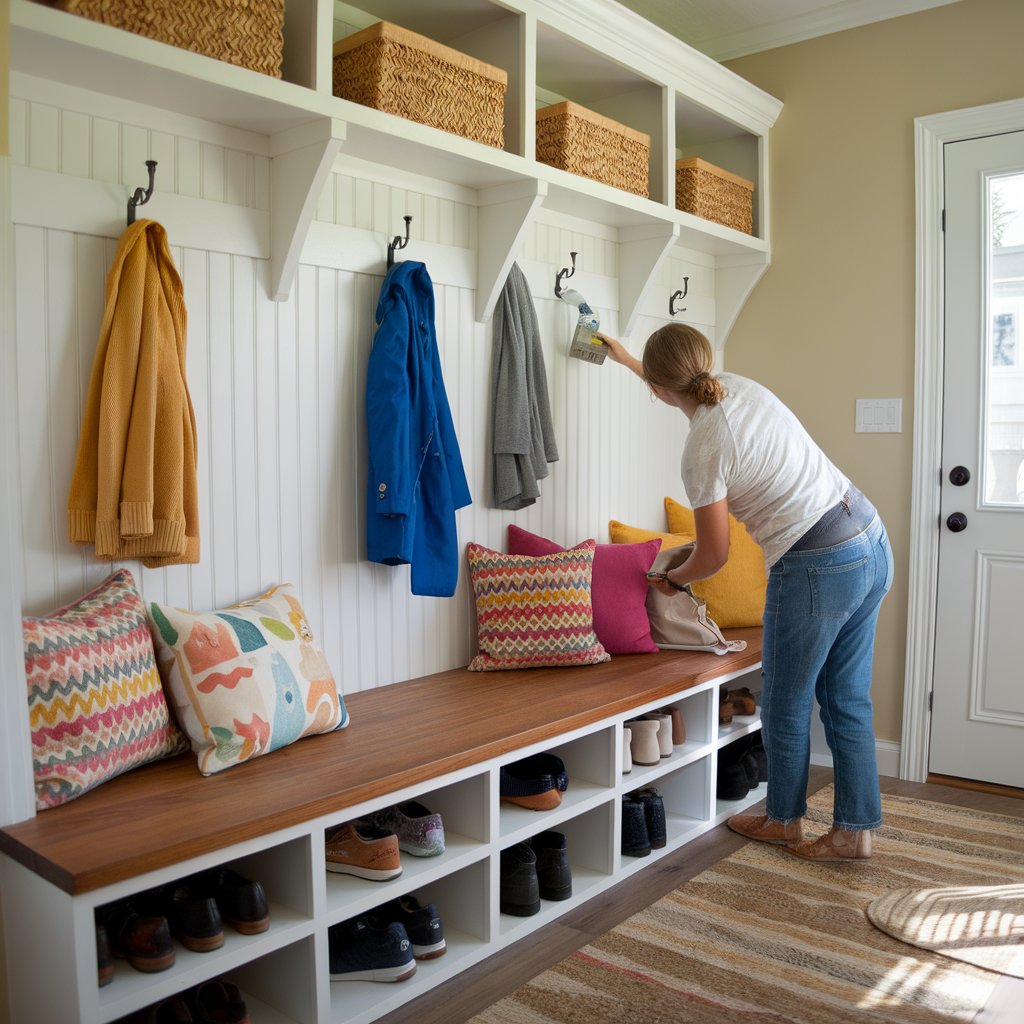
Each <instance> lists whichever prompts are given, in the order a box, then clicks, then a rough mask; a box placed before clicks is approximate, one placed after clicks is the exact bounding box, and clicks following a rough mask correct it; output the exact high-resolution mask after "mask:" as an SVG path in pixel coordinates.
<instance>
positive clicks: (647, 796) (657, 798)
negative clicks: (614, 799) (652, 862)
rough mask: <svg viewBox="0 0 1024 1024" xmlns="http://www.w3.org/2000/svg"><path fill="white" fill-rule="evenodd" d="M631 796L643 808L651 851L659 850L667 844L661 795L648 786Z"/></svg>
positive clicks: (663, 804) (663, 805) (663, 803)
mask: <svg viewBox="0 0 1024 1024" xmlns="http://www.w3.org/2000/svg"><path fill="white" fill-rule="evenodd" d="M632 796H633V798H634V799H636V800H639V801H640V803H642V804H643V806H644V823H645V824H646V825H647V838H648V839H650V841H651V849H653V850H660V849H661V848H662V847H664V846H665V844H666V843H667V842H668V832H667V830H666V827H665V802H664V801H663V800H662V798H661V794H660V793H659V792H658V791H657V790H656V789H654V788H653V787H651V786H648V787H647V788H646V789H638V790H637V791H636V792H635V793H633V794H632Z"/></svg>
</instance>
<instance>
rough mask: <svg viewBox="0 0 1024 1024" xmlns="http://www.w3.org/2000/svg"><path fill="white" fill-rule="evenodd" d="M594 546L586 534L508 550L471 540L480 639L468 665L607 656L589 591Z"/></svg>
mask: <svg viewBox="0 0 1024 1024" xmlns="http://www.w3.org/2000/svg"><path fill="white" fill-rule="evenodd" d="M596 547H597V544H596V542H595V541H593V540H586V541H584V542H583V543H582V544H578V545H577V546H576V547H574V548H569V549H568V550H567V551H557V552H552V553H551V554H544V555H506V554H502V552H500V551H492V550H491V549H490V548H485V547H483V546H482V545H480V544H473V543H470V544H467V545H466V555H467V557H468V559H469V572H470V577H471V579H472V581H473V594H474V597H475V600H476V628H477V647H478V653H477V655H476V656H475V657H474V658H473V660H472V661H471V662H470V663H469V668H470V670H471V671H473V672H483V671H492V670H496V669H514V668H545V667H554V666H559V667H560V666H568V665H594V664H596V663H597V662H600V661H608V660H609V655H608V652H607V651H605V649H604V647H603V646H602V645H601V643H600V641H599V640H598V639H597V634H596V633H595V632H594V611H593V605H592V603H591V596H590V590H591V580H592V576H593V567H594V551H595V549H596Z"/></svg>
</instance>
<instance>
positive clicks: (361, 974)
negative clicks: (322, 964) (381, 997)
mask: <svg viewBox="0 0 1024 1024" xmlns="http://www.w3.org/2000/svg"><path fill="white" fill-rule="evenodd" d="M327 947H328V959H329V960H330V970H331V975H330V976H331V981H380V982H390V981H405V980H406V978H411V977H412V976H413V975H414V974H415V973H416V961H415V959H413V955H412V943H411V942H410V941H409V936H408V935H407V934H406V931H405V929H404V928H403V927H402V926H401V925H400V924H398V923H394V922H393V923H391V924H388V925H384V926H380V925H375V924H374V923H373V922H372V921H371V920H370V919H369V918H368V917H366V916H363V917H354V918H352V920H350V921H342V923H341V924H335V925H331V927H330V928H328V929H327Z"/></svg>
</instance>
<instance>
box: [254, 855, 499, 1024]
mask: <svg viewBox="0 0 1024 1024" xmlns="http://www.w3.org/2000/svg"><path fill="white" fill-rule="evenodd" d="M490 884H491V883H490V873H489V870H488V863H487V861H480V862H477V863H475V864H471V865H469V866H468V867H465V868H462V869H461V870H459V871H455V872H453V873H452V874H450V875H446V876H444V877H442V878H438V879H436V880H435V881H433V882H431V883H430V884H428V885H424V886H423V887H421V888H416V889H409V888H406V889H405V890H403V891H401V892H396V893H394V894H392V895H388V897H387V898H386V899H382V900H381V903H385V902H387V900H389V899H393V898H394V896H397V895H412V896H415V897H416V899H417V900H418V901H419V902H420V904H421V905H426V904H427V903H433V904H434V905H435V906H436V907H437V910H438V914H439V915H440V917H441V921H442V924H443V926H444V936H445V943H446V946H447V949H446V951H445V953H444V955H443V956H439V957H437V958H435V959H431V960H417V961H416V971H415V973H414V974H413V975H412V976H411V977H408V978H406V979H404V980H402V981H400V982H397V983H395V984H380V983H376V982H371V981H330V982H328V984H329V989H330V991H329V996H330V1018H329V1019H330V1020H331V1021H346V1022H349V1021H352V1022H354V1021H369V1020H373V1019H374V1018H376V1017H378V1016H381V1015H383V1014H385V1013H388V1012H390V1011H391V1010H394V1009H397V1008H398V1007H399V1006H401V1005H403V1004H405V1003H407V1002H409V1001H410V1000H412V999H415V998H416V996H417V995H420V994H422V993H423V992H425V991H427V990H428V989H430V988H433V987H434V986H435V985H438V984H440V983H441V982H442V981H445V980H447V979H448V978H450V977H452V976H454V975H456V974H458V973H459V972H460V971H462V970H464V969H465V968H466V967H468V966H469V965H470V964H471V963H475V962H476V961H477V960H479V959H480V958H481V955H482V954H483V953H484V952H485V951H486V950H487V948H488V942H489V941H490V939H491V898H490V892H491V889H490ZM370 909H372V908H370ZM325 941H327V940H326V937H325ZM254 1024H256V1022H255V1021H254Z"/></svg>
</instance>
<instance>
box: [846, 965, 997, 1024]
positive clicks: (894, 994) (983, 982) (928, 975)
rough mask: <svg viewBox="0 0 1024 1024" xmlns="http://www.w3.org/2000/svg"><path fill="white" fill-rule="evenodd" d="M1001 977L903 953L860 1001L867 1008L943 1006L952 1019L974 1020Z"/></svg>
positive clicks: (860, 1004) (861, 1005)
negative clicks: (906, 955)
mask: <svg viewBox="0 0 1024 1024" xmlns="http://www.w3.org/2000/svg"><path fill="white" fill-rule="evenodd" d="M983 973H984V975H985V976H982V974H983ZM998 980H999V976H998V975H997V974H993V973H991V972H982V971H980V970H979V971H970V972H968V971H965V970H963V969H962V966H961V967H959V968H958V967H954V966H953V965H952V964H951V965H950V967H949V968H948V969H947V968H946V967H944V966H942V967H940V966H937V965H935V964H933V963H925V962H923V961H921V960H918V959H917V958H916V957H913V956H908V957H902V958H901V959H900V960H899V961H898V962H897V963H896V964H895V965H894V966H893V967H892V968H891V969H890V970H889V971H888V972H887V973H886V974H885V976H884V977H882V978H879V980H878V981H877V982H876V983H875V986H874V987H873V988H872V989H871V990H870V991H868V992H867V993H865V995H864V998H863V999H862V1000H861V1001H860V1002H859V1003H858V1004H857V1005H858V1006H860V1007H862V1008H864V1009H877V1008H879V1007H884V1006H893V1005H899V1004H903V1003H906V1004H910V1005H913V1004H920V1005H923V1006H941V1007H942V1010H943V1012H946V1013H948V1014H949V1019H950V1020H951V1021H952V1020H965V1021H970V1020H973V1019H974V1016H975V1015H976V1014H977V1012H978V1007H979V1006H984V1005H985V1002H986V1001H987V999H988V997H989V995H990V994H991V992H992V989H993V988H995V986H996V982H997V981H998Z"/></svg>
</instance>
